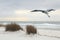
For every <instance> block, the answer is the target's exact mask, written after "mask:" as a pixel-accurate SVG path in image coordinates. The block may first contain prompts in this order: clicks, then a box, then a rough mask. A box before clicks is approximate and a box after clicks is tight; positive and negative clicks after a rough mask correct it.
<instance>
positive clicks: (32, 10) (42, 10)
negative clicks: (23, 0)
mask: <svg viewBox="0 0 60 40" xmlns="http://www.w3.org/2000/svg"><path fill="white" fill-rule="evenodd" d="M31 12H44V10H32V11H31Z"/></svg>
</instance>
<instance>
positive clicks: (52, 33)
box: [0, 27, 60, 40]
mask: <svg viewBox="0 0 60 40" xmlns="http://www.w3.org/2000/svg"><path fill="white" fill-rule="evenodd" d="M37 30H38V34H35V35H27V34H26V32H24V31H20V30H19V31H16V32H5V28H4V27H0V39H1V40H60V31H57V30H48V29H47V30H45V29H37Z"/></svg>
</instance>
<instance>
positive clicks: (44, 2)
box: [0, 0, 60, 21]
mask: <svg viewBox="0 0 60 40" xmlns="http://www.w3.org/2000/svg"><path fill="white" fill-rule="evenodd" d="M34 9H40V10H41V9H43V10H47V9H55V10H56V11H54V12H49V15H50V16H51V17H50V18H48V17H47V15H45V14H43V13H41V12H40V13H37V12H36V13H31V12H30V11H31V10H34ZM0 20H1V21H9V20H10V21H60V0H0Z"/></svg>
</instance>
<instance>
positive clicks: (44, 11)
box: [31, 9, 55, 18]
mask: <svg viewBox="0 0 60 40" xmlns="http://www.w3.org/2000/svg"><path fill="white" fill-rule="evenodd" d="M51 11H55V10H54V9H49V10H32V11H31V12H42V13H45V14H46V15H47V16H48V17H49V18H50V15H48V12H51Z"/></svg>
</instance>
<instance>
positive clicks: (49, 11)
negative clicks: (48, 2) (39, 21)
mask: <svg viewBox="0 0 60 40" xmlns="http://www.w3.org/2000/svg"><path fill="white" fill-rule="evenodd" d="M50 11H55V10H54V9H49V10H47V12H50Z"/></svg>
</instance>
